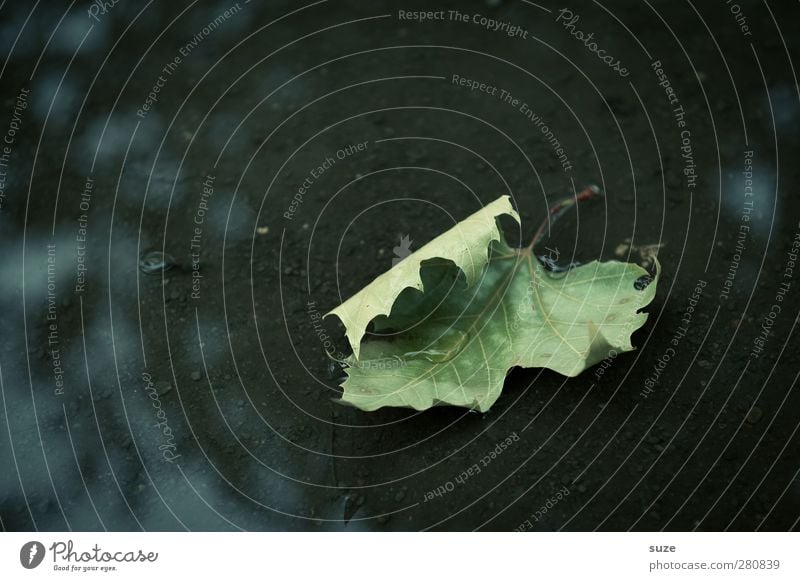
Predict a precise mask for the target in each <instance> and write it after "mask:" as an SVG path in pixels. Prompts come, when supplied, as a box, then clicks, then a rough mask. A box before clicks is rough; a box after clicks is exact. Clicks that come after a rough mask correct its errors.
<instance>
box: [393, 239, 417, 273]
mask: <svg viewBox="0 0 800 581" xmlns="http://www.w3.org/2000/svg"><path fill="white" fill-rule="evenodd" d="M413 243H414V241H413V240H410V239H409V237H408V236H400V245H399V246H395V247H394V248H393V250H394V257H393V258H392V266H394V265H396V264H397V263H399V262H402V261H403V260H405V259H406V258H408V257H409V256H410V255H411V245H412V244H413Z"/></svg>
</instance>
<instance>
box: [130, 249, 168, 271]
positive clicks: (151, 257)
mask: <svg viewBox="0 0 800 581" xmlns="http://www.w3.org/2000/svg"><path fill="white" fill-rule="evenodd" d="M176 264H177V263H176V262H175V259H174V258H173V257H172V255H170V254H167V253H166V252H161V251H160V250H153V251H151V252H146V253H144V254H142V256H141V258H139V270H141V271H142V272H143V273H145V274H159V273H161V272H166V271H168V270H170V269H171V268H173V267H174V266H175V265H176Z"/></svg>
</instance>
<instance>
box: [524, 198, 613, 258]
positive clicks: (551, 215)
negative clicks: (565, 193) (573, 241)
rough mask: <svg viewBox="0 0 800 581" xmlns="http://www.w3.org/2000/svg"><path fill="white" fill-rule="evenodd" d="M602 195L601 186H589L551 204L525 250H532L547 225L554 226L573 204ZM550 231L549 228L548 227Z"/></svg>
mask: <svg viewBox="0 0 800 581" xmlns="http://www.w3.org/2000/svg"><path fill="white" fill-rule="evenodd" d="M599 195H600V188H598V187H597V186H595V185H591V186H587V187H585V188H583V190H581V192H580V193H578V194H575V195H573V196H572V197H569V198H563V199H561V200H559V201H557V202H556V203H555V204H553V205H552V206H550V209H549V210H548V212H547V216H545V219H544V220H543V221H542V223H541V225H540V226H539V228H538V229H537V230H536V234H534V236H533V239H532V240H531V243H530V244H528V246H527V247H526V248H525V251H527V252H531V251H532V250H533V249H534V247H535V246H536V244H538V243H539V241H540V240H541V239H542V238H543V237H544V234H545V229H546V228H547V226H548V225H549V226H552V225H553V224H555V222H556V220H558V219H559V218H560V217H561V216H563V215H564V214H565V213H566V212H567V210H569V209H570V208H572V207H573V206H577V205H578V204H579V203H580V202H583V201H585V200H589V199H591V198H594V197H596V196H599ZM547 230H548V232H549V228H547Z"/></svg>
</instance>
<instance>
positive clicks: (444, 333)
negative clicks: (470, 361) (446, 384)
mask: <svg viewBox="0 0 800 581" xmlns="http://www.w3.org/2000/svg"><path fill="white" fill-rule="evenodd" d="M468 337H469V335H467V333H465V332H463V331H459V330H458V329H453V328H451V327H439V326H436V327H432V328H431V329H429V330H427V332H426V333H425V335H424V337H423V336H420V337H419V338H416V339H415V341H418V342H419V343H420V344H426V343H427V347H426V348H425V349H422V350H421V351H408V352H406V353H404V354H403V357H404V358H405V359H425V360H426V361H430V362H431V363H444V362H446V361H450V360H451V359H452V358H453V357H455V356H456V355H458V353H459V352H460V351H461V350H462V349H463V348H464V345H466V344H467V339H468Z"/></svg>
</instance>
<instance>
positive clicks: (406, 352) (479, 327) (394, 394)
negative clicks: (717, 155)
mask: <svg viewBox="0 0 800 581" xmlns="http://www.w3.org/2000/svg"><path fill="white" fill-rule="evenodd" d="M501 215H509V216H511V217H513V218H514V219H515V220H517V221H518V222H519V216H518V215H517V213H516V212H515V211H514V209H513V208H512V206H511V202H510V198H509V197H508V196H503V197H501V198H498V199H497V200H495V201H494V202H492V203H491V204H489V205H487V206H485V207H484V208H483V209H481V210H480V211H478V212H476V213H475V214H473V215H472V216H470V217H468V218H467V219H466V220H464V221H462V222H459V223H458V224H456V225H455V226H454V227H453V228H451V229H450V230H448V231H447V232H445V233H444V234H442V235H440V236H438V237H437V238H435V239H434V240H432V241H431V242H429V243H428V244H426V245H425V246H423V247H422V248H420V249H419V250H417V251H416V252H414V253H412V254H411V255H409V256H408V257H407V258H405V259H404V260H402V261H401V262H398V263H397V264H396V265H395V266H394V267H392V268H391V269H390V270H389V271H387V272H385V273H384V274H382V275H380V276H378V277H377V278H376V279H375V280H374V281H373V282H372V283H370V284H369V285H367V286H366V287H364V288H363V289H362V290H361V291H359V292H358V293H356V294H355V295H354V296H352V297H351V298H350V299H348V300H347V301H345V302H344V303H342V304H341V305H340V306H338V307H337V308H335V309H333V310H332V311H331V312H330V313H328V314H327V315H326V316H328V315H331V314H333V315H336V316H337V317H338V318H339V319H340V320H341V321H342V323H343V324H344V326H345V331H346V336H347V339H348V341H349V342H350V345H351V347H352V349H353V354H352V355H351V356H350V357H349V358H347V359H346V360H345V363H346V364H347V367H346V369H345V372H346V374H347V379H346V380H345V381H344V383H343V384H342V387H343V388H344V393H343V395H342V400H341V401H342V402H344V403H348V404H352V405H354V406H356V407H358V408H360V409H362V410H365V411H374V410H376V409H378V408H381V407H384V406H397V407H410V408H414V409H417V410H424V409H427V408H430V407H432V406H434V405H443V404H444V405H455V406H461V407H467V408H473V409H477V410H480V411H486V410H488V409H489V408H490V407H491V406H492V404H494V402H495V401H497V398H498V397H499V396H500V393H501V391H502V389H503V382H504V380H505V377H506V374H507V373H508V371H509V370H510V369H511V368H513V367H515V366H521V367H545V368H548V369H552V370H554V371H557V372H558V373H561V374H563V375H566V376H570V377H572V376H575V375H578V374H579V373H580V372H581V371H583V370H584V369H586V368H587V367H591V366H592V365H595V364H596V363H599V362H600V361H602V360H603V359H605V358H606V357H609V356H610V355H611V354H613V353H617V354H618V353H622V352H624V351H631V350H633V348H634V347H633V345H632V344H631V334H632V333H633V332H634V331H636V330H637V329H639V328H640V327H641V326H642V325H643V324H644V322H645V321H646V320H647V314H646V313H640V312H639V309H640V308H642V307H644V306H645V305H647V304H649V303H650V302H651V301H652V300H653V297H654V296H655V291H656V283H657V277H658V275H657V274H656V280H654V281H652V282H651V283H650V284H648V285H647V286H645V287H644V288H643V289H642V290H637V288H636V286H635V285H636V284H637V281H639V284H638V286H639V287H641V286H642V285H641V280H640V279H643V277H647V276H648V273H647V271H646V270H644V269H643V268H642V267H640V266H638V265H636V264H629V263H622V262H617V261H611V262H603V263H601V262H597V261H593V262H590V263H588V264H585V265H583V266H579V267H576V268H573V269H570V270H568V271H567V272H566V273H558V274H556V273H551V272H549V271H547V270H546V269H545V268H543V267H542V266H541V264H540V263H539V261H538V260H537V259H536V257H535V256H534V254H533V250H532V248H531V247H527V248H522V249H514V248H511V247H510V246H509V245H508V244H507V243H506V242H505V240H504V238H503V236H502V232H501V231H500V229H499V227H498V224H497V217H498V216H501ZM656 267H657V270H658V265H657V264H656ZM370 322H372V323H373V326H374V333H373V336H371V337H369V338H367V339H366V340H364V341H363V342H362V339H363V338H364V334H365V332H366V329H367V326H368V325H369V323H370Z"/></svg>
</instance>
